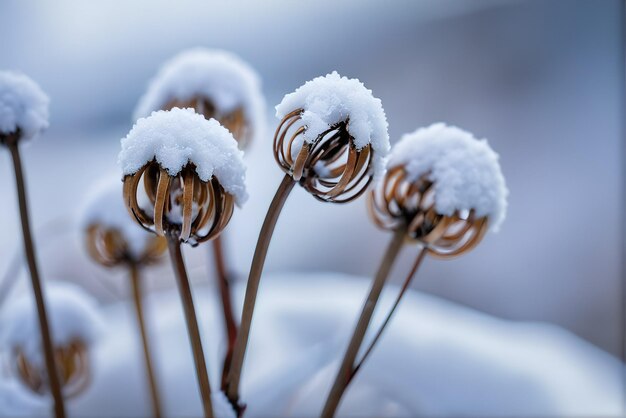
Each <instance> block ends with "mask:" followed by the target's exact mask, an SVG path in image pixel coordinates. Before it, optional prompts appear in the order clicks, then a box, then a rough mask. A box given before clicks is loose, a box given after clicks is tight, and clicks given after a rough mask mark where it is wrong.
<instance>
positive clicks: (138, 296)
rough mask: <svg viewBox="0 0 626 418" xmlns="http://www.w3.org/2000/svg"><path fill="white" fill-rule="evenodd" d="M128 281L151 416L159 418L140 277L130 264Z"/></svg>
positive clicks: (157, 395) (135, 266)
mask: <svg viewBox="0 0 626 418" xmlns="http://www.w3.org/2000/svg"><path fill="white" fill-rule="evenodd" d="M129 271H130V281H131V285H132V290H133V299H134V302H135V314H136V315H137V324H138V325H139V333H140V335H141V343H142V345H143V357H144V361H145V366H146V375H147V378H148V385H149V388H150V398H151V400H152V415H153V416H154V417H155V418H160V417H161V416H162V414H161V401H160V398H159V389H158V385H157V382H156V375H155V373H154V367H153V361H152V355H151V350H150V342H149V340H148V333H147V331H146V323H145V316H144V311H143V301H142V297H143V292H142V283H141V277H140V274H139V267H138V266H137V265H136V264H134V263H132V264H130V265H129Z"/></svg>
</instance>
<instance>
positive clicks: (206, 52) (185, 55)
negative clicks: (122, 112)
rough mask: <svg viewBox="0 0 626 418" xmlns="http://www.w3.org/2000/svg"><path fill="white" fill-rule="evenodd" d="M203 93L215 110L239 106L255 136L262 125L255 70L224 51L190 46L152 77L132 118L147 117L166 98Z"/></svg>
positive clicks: (262, 108)
mask: <svg viewBox="0 0 626 418" xmlns="http://www.w3.org/2000/svg"><path fill="white" fill-rule="evenodd" d="M199 95H200V96H204V97H206V98H207V99H209V100H210V101H211V103H212V104H213V105H214V106H215V107H216V109H217V110H218V112H219V113H229V112H232V111H233V110H235V109H237V108H239V107H242V108H243V111H244V115H245V117H246V119H247V120H248V121H249V123H250V125H251V128H252V130H253V132H254V133H255V135H256V136H258V135H262V132H263V131H264V128H265V126H264V125H265V99H264V97H263V93H262V92H261V79H260V77H259V75H258V74H257V72H256V71H255V70H254V69H253V68H252V67H251V66H250V65H249V64H248V63H246V62H245V61H243V60H242V59H241V58H239V57H238V56H236V55H235V54H232V53H230V52H227V51H222V50H218V49H207V48H193V49H189V50H187V51H183V52H181V53H180V54H178V55H176V56H174V57H173V58H171V59H170V60H169V61H167V62H166V63H165V64H163V66H162V67H161V69H160V70H159V72H158V74H157V75H156V77H154V78H153V79H152V81H151V82H150V84H149V86H148V90H147V91H146V93H145V94H144V96H143V97H142V98H141V99H140V101H139V104H138V105H137V108H136V109H135V119H139V118H142V117H146V116H149V115H150V113H152V112H153V111H155V110H160V109H162V108H163V106H165V105H166V104H167V103H169V102H170V101H172V100H174V99H176V100H180V101H185V100H190V99H192V98H194V97H196V96H199Z"/></svg>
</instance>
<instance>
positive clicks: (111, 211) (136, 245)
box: [80, 178, 154, 258]
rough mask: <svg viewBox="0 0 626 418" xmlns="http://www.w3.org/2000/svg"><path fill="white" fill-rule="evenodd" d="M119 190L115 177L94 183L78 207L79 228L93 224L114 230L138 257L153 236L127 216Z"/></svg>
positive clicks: (119, 182) (118, 182) (85, 228)
mask: <svg viewBox="0 0 626 418" xmlns="http://www.w3.org/2000/svg"><path fill="white" fill-rule="evenodd" d="M122 189H123V186H122V182H121V181H120V180H119V179H118V178H116V179H115V180H111V178H106V179H103V180H101V181H100V182H98V183H97V184H96V186H95V187H94V189H93V190H92V191H91V193H90V194H89V195H88V196H87V198H86V199H85V203H84V205H83V207H82V208H81V212H80V225H81V228H82V229H83V230H87V228H89V227H90V226H92V225H95V224H98V225H101V226H103V227H104V228H108V229H114V230H117V231H118V232H120V233H121V234H122V236H123V237H124V240H125V241H126V243H127V244H128V249H129V250H130V252H131V254H132V255H133V256H134V257H137V258H139V257H141V256H142V254H143V253H144V252H145V250H146V246H147V245H148V243H149V241H150V240H153V239H154V235H153V234H151V233H149V232H147V231H146V230H144V229H143V228H142V227H140V226H139V224H137V222H135V220H134V219H133V218H132V217H131V216H130V215H129V213H128V210H127V209H126V205H124V198H123V196H122Z"/></svg>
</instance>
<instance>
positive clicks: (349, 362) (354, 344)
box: [321, 228, 406, 418]
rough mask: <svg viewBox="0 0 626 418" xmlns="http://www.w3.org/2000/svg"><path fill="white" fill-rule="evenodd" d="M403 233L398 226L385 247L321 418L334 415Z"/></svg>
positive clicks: (404, 231) (400, 244)
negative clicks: (385, 250) (385, 249)
mask: <svg viewBox="0 0 626 418" xmlns="http://www.w3.org/2000/svg"><path fill="white" fill-rule="evenodd" d="M405 235H406V230H405V228H398V229H397V230H396V232H395V233H394V236H393V238H392V240H391V242H390V243H389V246H388V247H387V252H386V253H385V256H384V257H383V260H382V262H381V264H380V267H379V268H378V272H377V273H376V277H375V278H374V282H373V283H372V287H371V289H370V292H369V294H368V295H367V300H366V301H365V304H364V305H363V309H362V311H361V316H359V320H358V322H357V325H356V328H355V329H354V333H353V334H352V338H351V339H350V343H349V344H348V348H347V350H346V352H345V354H344V357H343V360H342V362H341V366H340V367H339V371H338V372H337V375H336V376H335V381H334V383H333V386H332V388H331V390H330V394H329V395H328V398H327V399H326V404H325V405H324V409H323V410H322V415H321V416H322V417H323V418H330V417H333V416H334V415H335V412H336V411H337V408H338V407H339V403H340V402H341V397H342V396H343V394H344V392H345V390H346V388H347V387H348V383H349V382H350V374H351V373H352V369H353V367H354V361H355V359H356V356H357V354H358V352H359V348H360V347H361V344H362V343H363V338H364V337H365V333H366V331H367V327H368V325H369V323H370V320H371V319H372V314H373V313H374V308H375V307H376V303H377V302H378V299H379V298H380V294H381V292H382V290H383V286H384V285H385V282H386V281H387V277H388V276H389V272H390V270H391V267H392V266H393V263H394V261H395V260H396V257H397V256H398V253H399V252H400V249H401V248H402V244H403V243H404V237H405Z"/></svg>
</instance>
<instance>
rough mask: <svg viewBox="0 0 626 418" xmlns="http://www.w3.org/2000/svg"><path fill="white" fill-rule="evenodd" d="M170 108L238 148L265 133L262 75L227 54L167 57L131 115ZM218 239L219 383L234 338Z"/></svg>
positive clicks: (202, 51)
mask: <svg viewBox="0 0 626 418" xmlns="http://www.w3.org/2000/svg"><path fill="white" fill-rule="evenodd" d="M174 107H178V108H193V109H194V110H195V111H196V112H197V113H199V114H201V115H203V116H204V117H205V118H206V119H210V118H215V119H216V120H217V121H218V122H220V124H222V126H224V127H225V128H227V129H228V130H229V131H230V132H231V133H232V134H233V137H234V138H235V140H237V144H238V146H239V148H240V149H245V148H246V147H247V145H248V144H249V142H250V141H251V140H252V139H253V137H255V138H257V139H261V138H263V137H264V135H265V98H264V97H263V94H262V92H261V79H260V77H259V75H258V74H257V72H256V71H255V70H254V69H253V68H252V67H251V66H250V65H249V64H248V63H246V62H244V61H243V60H242V59H241V58H239V57H238V56H236V55H235V54H233V53H231V52H227V51H223V50H219V49H209V48H200V47H197V48H191V49H188V50H186V51H183V52H180V53H178V54H177V55H175V56H174V57H173V58H171V59H169V60H168V61H167V62H166V63H165V64H163V66H162V67H161V69H160V70H159V72H158V73H157V75H156V76H155V77H154V78H153V79H152V80H151V82H150V84H149V86H148V89H147V91H146V92H145V94H144V95H143V96H142V98H141V99H140V101H139V104H138V105H137V108H136V110H135V117H136V118H140V117H146V116H148V115H150V113H151V112H153V111H156V110H170V109H172V108H174ZM222 241H223V235H220V236H217V237H215V239H213V240H212V242H211V243H212V245H211V249H212V251H213V257H214V259H215V263H214V267H215V271H216V278H217V285H218V286H217V288H218V290H219V296H220V300H221V302H222V316H223V320H224V329H225V331H226V340H227V349H226V355H225V358H224V364H223V373H222V384H223V383H224V380H225V378H226V374H225V373H226V371H227V370H226V369H227V365H228V363H229V362H230V358H231V356H232V350H233V346H234V344H235V338H236V336H237V323H236V320H235V317H234V312H233V307H232V296H231V292H230V276H231V273H230V272H229V269H228V267H227V259H228V257H227V254H225V248H224V247H225V246H224V245H223V242H222Z"/></svg>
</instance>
